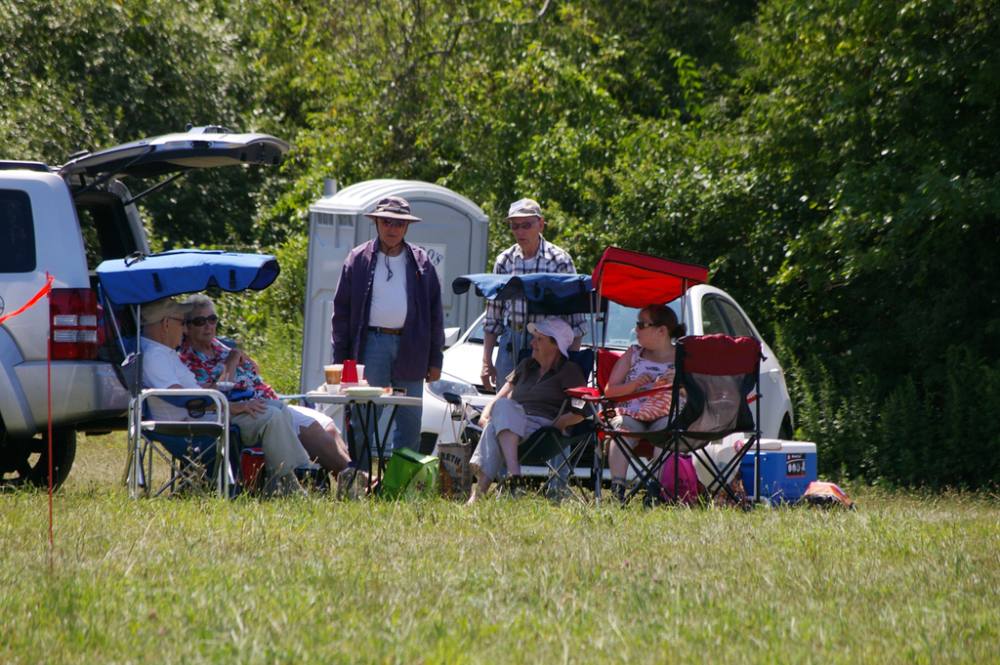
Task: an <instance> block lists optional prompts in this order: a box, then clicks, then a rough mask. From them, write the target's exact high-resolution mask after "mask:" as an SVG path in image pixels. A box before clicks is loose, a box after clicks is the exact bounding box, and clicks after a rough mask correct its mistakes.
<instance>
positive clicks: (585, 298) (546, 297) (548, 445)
mask: <svg viewBox="0 0 1000 665" xmlns="http://www.w3.org/2000/svg"><path fill="white" fill-rule="evenodd" d="M472 287H475V289H476V294H477V295H479V296H480V297H483V298H486V299H487V300H509V299H515V298H519V299H524V300H526V301H527V311H528V313H529V314H538V315H566V314H577V313H583V314H588V315H589V318H590V339H591V340H594V339H596V331H595V318H596V317H595V314H596V312H598V311H600V309H601V308H600V307H598V303H597V302H596V301H595V299H594V297H593V296H594V287H593V284H592V282H591V278H590V276H588V275H577V274H565V273H536V274H531V275H494V274H491V273H484V274H474V275H464V276H462V277H458V278H456V279H455V281H454V282H452V290H453V291H454V292H455V293H456V294H462V293H465V292H466V291H468V290H469V289H470V288H472ZM529 354H530V349H521V350H519V353H518V360H519V361H520V360H523V359H524V358H525V357H527V355H529ZM570 360H571V361H573V362H576V363H577V364H579V365H580V367H581V369H583V372H584V376H587V377H588V381H589V377H592V376H593V369H594V351H593V349H592V348H585V349H581V350H580V351H577V352H573V353H571V357H570ZM581 390H584V391H588V390H589V388H588V387H587V386H581ZM570 392H571V393H575V391H570ZM578 398H579V394H568V395H567V396H566V401H565V402H564V403H563V409H564V410H565V409H567V408H568V407H569V405H570V401H571V400H573V399H578ZM588 415H592V416H596V412H594V413H591V414H588ZM594 422H595V421H594V420H593V419H589V420H585V421H584V422H583V423H580V424H578V425H576V426H575V427H574V428H573V430H572V431H571V432H570V433H569V435H567V436H564V435H563V434H562V432H560V431H559V430H557V429H555V428H554V427H543V428H541V429H540V430H538V431H537V432H535V433H534V434H532V435H531V436H529V437H526V438H525V439H524V441H522V442H521V443H520V445H519V446H518V462H519V463H520V464H521V465H522V466H527V467H531V466H543V467H547V469H548V472H549V473H548V478H547V479H546V480H545V482H544V483H543V485H542V488H541V489H542V491H543V492H544V491H545V490H547V489H548V488H549V487H551V486H553V484H554V483H556V482H557V481H559V484H560V485H562V484H565V489H566V490H568V491H569V493H570V494H571V495H572V496H573V497H575V498H577V499H580V500H581V501H585V500H586V496H585V495H584V494H583V493H582V492H581V491H579V490H580V489H581V486H580V484H579V482H578V478H577V475H576V469H577V468H578V467H580V465H581V464H585V463H586V462H588V461H589V463H590V479H591V480H592V485H591V487H592V489H593V492H594V499H595V500H596V501H600V497H601V474H602V472H603V466H604V462H603V457H602V454H601V447H600V446H599V445H597V434H596V429H595V427H594ZM587 458H589V459H587Z"/></svg>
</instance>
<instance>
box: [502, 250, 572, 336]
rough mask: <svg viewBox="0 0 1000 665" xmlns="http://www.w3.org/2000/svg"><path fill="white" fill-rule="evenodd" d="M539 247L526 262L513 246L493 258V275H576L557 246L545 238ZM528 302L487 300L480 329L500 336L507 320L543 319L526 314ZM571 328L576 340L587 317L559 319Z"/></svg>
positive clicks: (522, 254) (520, 300) (523, 323)
mask: <svg viewBox="0 0 1000 665" xmlns="http://www.w3.org/2000/svg"><path fill="white" fill-rule="evenodd" d="M539 240H540V241H541V244H539V245H538V251H537V252H536V253H535V256H534V257H533V258H530V259H526V258H524V252H523V251H522V250H521V246H520V245H517V244H515V245H514V246H513V247H511V248H510V249H508V250H506V251H504V252H503V253H502V254H500V256H498V257H497V261H496V263H495V264H494V265H493V274H494V275H530V274H533V273H539V272H561V273H565V274H568V275H575V274H576V266H575V265H573V259H572V258H571V257H570V255H569V254H567V253H566V251H565V250H564V249H562V248H561V247H556V246H555V245H553V244H552V243H550V242H546V241H545V238H539ZM527 311H528V302H527V301H526V300H522V299H516V300H501V301H497V300H490V301H488V302H487V303H486V323H485V324H484V325H483V330H485V331H486V332H488V333H493V334H495V335H497V336H498V337H499V336H500V334H501V333H503V329H504V326H505V324H506V322H507V321H511V322H513V323H515V324H521V325H526V324H528V323H534V322H535V321H541V320H542V319H544V318H545V316H543V315H539V314H528V313H527ZM561 318H563V319H565V320H566V323H568V324H569V325H570V326H571V327H572V328H573V334H574V336H576V337H583V336H584V335H585V334H586V333H587V317H586V316H585V315H583V314H571V315H569V316H563V317H561Z"/></svg>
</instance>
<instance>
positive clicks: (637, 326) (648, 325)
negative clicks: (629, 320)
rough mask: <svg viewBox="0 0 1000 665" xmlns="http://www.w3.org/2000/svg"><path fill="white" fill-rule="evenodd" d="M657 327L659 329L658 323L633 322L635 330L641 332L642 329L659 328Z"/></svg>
mask: <svg viewBox="0 0 1000 665" xmlns="http://www.w3.org/2000/svg"><path fill="white" fill-rule="evenodd" d="M659 327H660V324H659V323H646V322H645V321H636V322H635V329H636V330H642V329H643V328H659Z"/></svg>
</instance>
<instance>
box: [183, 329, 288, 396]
mask: <svg viewBox="0 0 1000 665" xmlns="http://www.w3.org/2000/svg"><path fill="white" fill-rule="evenodd" d="M212 350H213V351H214V352H215V357H214V358H209V357H208V356H207V355H205V354H204V353H202V352H201V351H198V350H197V349H195V348H194V347H192V346H191V345H189V344H188V343H187V342H184V344H182V345H181V352H180V355H181V360H183V361H184V364H185V365H187V366H188V369H190V370H191V371H192V372H194V375H195V378H197V379H198V383H212V382H215V381H218V380H219V379H220V378H221V377H222V372H223V371H224V370H225V368H226V358H228V357H229V347H228V346H226V345H225V344H223V343H222V342H220V341H219V340H217V339H213V340H212ZM233 382H234V383H235V384H236V385H235V386H234V390H252V391H253V392H254V397H257V398H263V399H278V395H277V394H276V393H275V392H274V389H273V388H271V386H269V385H267V384H266V383H264V381H262V380H261V378H260V374H258V373H257V370H256V368H254V366H253V365H252V364H251V363H249V362H245V363H243V364H242V365H240V366H239V367H237V368H236V377H235V378H234V379H233Z"/></svg>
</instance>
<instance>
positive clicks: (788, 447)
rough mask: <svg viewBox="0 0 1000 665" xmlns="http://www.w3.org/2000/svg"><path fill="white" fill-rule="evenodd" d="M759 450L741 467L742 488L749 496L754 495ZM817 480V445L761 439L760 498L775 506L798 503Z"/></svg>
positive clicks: (753, 451) (752, 450)
mask: <svg viewBox="0 0 1000 665" xmlns="http://www.w3.org/2000/svg"><path fill="white" fill-rule="evenodd" d="M756 453H757V451H756V448H755V447H751V448H750V452H748V453H747V454H746V457H744V458H743V462H742V463H741V464H740V472H741V473H742V474H743V487H744V488H745V489H746V492H747V496H749V497H751V498H756V497H755V496H754V495H753V492H754V489H753V488H754V485H753V480H754V478H753V471H754V469H753V466H754V457H755V456H756ZM814 480H816V444H815V443H807V442H805V441H780V440H778V439H762V440H761V442H760V483H761V495H762V496H764V497H765V498H767V499H770V500H771V501H772V502H773V503H790V502H793V501H798V500H799V498H801V497H802V495H803V494H805V492H806V488H807V487H809V483H811V482H813V481H814Z"/></svg>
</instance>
